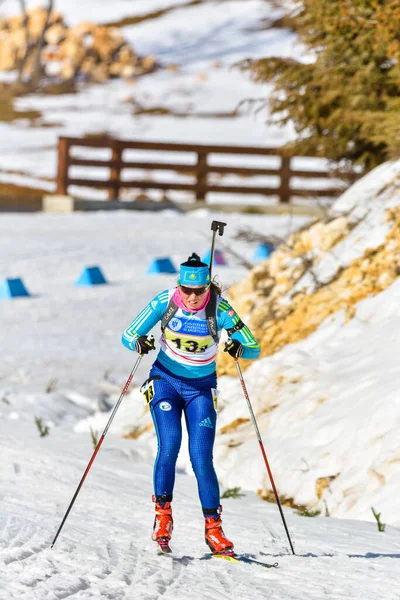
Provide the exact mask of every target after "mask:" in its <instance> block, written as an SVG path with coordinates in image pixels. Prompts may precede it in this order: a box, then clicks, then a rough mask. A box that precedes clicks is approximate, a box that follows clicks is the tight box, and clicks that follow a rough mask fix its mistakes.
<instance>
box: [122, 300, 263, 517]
mask: <svg viewBox="0 0 400 600" xmlns="http://www.w3.org/2000/svg"><path fill="white" fill-rule="evenodd" d="M175 291H176V288H173V289H170V290H165V291H163V292H161V293H160V294H158V295H157V296H156V297H155V298H153V300H151V301H150V302H149V304H148V305H147V306H146V307H145V308H144V309H143V310H142V312H141V313H140V314H139V315H138V316H137V317H136V318H135V319H134V320H133V321H132V323H131V324H130V325H129V327H128V328H127V329H126V330H125V331H124V333H123V335H122V343H123V344H124V346H126V347H127V348H129V349H130V350H135V343H136V340H137V339H138V338H139V337H140V336H142V335H147V334H148V333H149V332H150V331H151V330H152V328H153V327H154V326H155V325H156V324H157V323H158V322H159V321H161V320H162V318H163V316H164V313H165V311H166V309H167V306H168V304H169V301H170V299H171V297H172V296H173V294H174V292H175ZM239 322H240V317H239V316H238V314H237V313H236V311H235V310H234V309H233V308H232V306H231V305H230V304H229V302H228V301H227V300H225V299H224V298H222V297H221V296H217V303H216V323H217V329H218V332H220V331H221V330H222V329H226V330H230V329H232V328H233V327H235V326H237V324H238V323H239ZM231 338H232V339H236V340H238V341H239V342H240V343H241V344H242V345H243V347H244V352H243V355H242V358H245V359H249V360H254V359H256V358H258V357H259V355H260V346H259V344H258V342H257V341H256V340H255V339H254V337H253V335H252V333H251V331H250V330H249V328H248V327H247V326H246V325H244V326H242V327H241V328H240V329H238V330H237V331H235V332H234V333H233V334H232V335H231ZM159 346H160V349H159V352H158V355H157V359H156V361H155V362H154V364H153V366H152V368H151V371H150V376H149V379H148V380H147V381H146V382H145V383H144V384H143V386H142V391H143V393H144V395H145V397H146V398H147V399H148V401H150V410H151V415H152V418H153V422H154V427H155V431H156V434H157V440H158V452H157V457H156V461H155V465H154V494H155V497H156V498H157V499H158V501H161V500H162V501H165V502H167V501H171V500H172V494H173V488H174V483H175V466H176V461H177V458H178V453H179V449H180V446H181V441H182V423H181V419H182V413H183V414H184V416H185V421H186V427H187V431H188V438H189V454H190V460H191V463H192V467H193V471H194V473H195V476H196V479H197V484H198V490H199V497H200V502H201V506H202V508H203V513H204V514H205V515H206V514H215V513H216V511H217V509H218V507H219V503H220V495H219V484H218V479H217V476H216V473H215V470H214V466H213V446H214V440H215V428H216V421H217V413H216V409H217V377H216V365H215V356H216V353H217V350H218V346H217V344H216V342H215V341H214V340H213V338H212V337H211V335H210V332H209V330H208V325H207V321H206V315H205V308H203V309H201V310H198V311H196V312H190V311H189V310H187V311H186V310H183V309H181V308H178V310H177V312H176V313H175V315H174V316H173V317H172V319H171V320H170V321H169V323H168V324H167V325H166V327H165V329H164V331H163V332H162V333H161V337H160V340H159Z"/></svg>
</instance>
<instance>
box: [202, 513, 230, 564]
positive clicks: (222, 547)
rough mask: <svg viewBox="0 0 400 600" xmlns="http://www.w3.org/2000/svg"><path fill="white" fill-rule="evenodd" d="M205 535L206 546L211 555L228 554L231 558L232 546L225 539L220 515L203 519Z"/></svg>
mask: <svg viewBox="0 0 400 600" xmlns="http://www.w3.org/2000/svg"><path fill="white" fill-rule="evenodd" d="M205 534H206V537H205V540H206V544H207V546H208V547H209V548H210V550H211V552H212V553H213V554H228V555H229V554H230V555H231V556H233V554H234V551H233V544H232V542H230V541H229V540H228V538H226V537H225V534H224V532H223V529H222V519H221V515H218V516H217V517H205Z"/></svg>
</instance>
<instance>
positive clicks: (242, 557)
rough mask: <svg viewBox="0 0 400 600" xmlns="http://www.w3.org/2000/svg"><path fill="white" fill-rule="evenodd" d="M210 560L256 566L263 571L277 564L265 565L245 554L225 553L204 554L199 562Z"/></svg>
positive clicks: (275, 566)
mask: <svg viewBox="0 0 400 600" xmlns="http://www.w3.org/2000/svg"><path fill="white" fill-rule="evenodd" d="M211 558H221V559H222V560H227V561H229V562H232V563H245V564H248V565H258V566H259V567H264V568H265V569H272V568H277V567H278V563H277V562H275V563H265V562H261V561H260V560H256V559H255V558H251V557H250V556H247V555H246V554H235V553H229V554H228V553H227V554H206V555H205V556H203V557H202V559H201V560H209V559H211Z"/></svg>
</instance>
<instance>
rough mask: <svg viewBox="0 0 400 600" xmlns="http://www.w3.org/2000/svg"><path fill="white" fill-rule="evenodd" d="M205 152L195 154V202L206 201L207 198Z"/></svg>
mask: <svg viewBox="0 0 400 600" xmlns="http://www.w3.org/2000/svg"><path fill="white" fill-rule="evenodd" d="M207 173H208V169H207V152H202V151H199V152H198V153H197V167H196V187H195V189H196V201H197V202H199V201H200V200H204V202H205V201H206V196H207Z"/></svg>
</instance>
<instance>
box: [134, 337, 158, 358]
mask: <svg viewBox="0 0 400 600" xmlns="http://www.w3.org/2000/svg"><path fill="white" fill-rule="evenodd" d="M155 349H156V347H155V345H154V337H153V336H151V337H149V338H148V337H147V336H146V335H141V336H140V338H138V339H137V340H136V343H135V350H136V352H137V353H138V354H148V353H149V352H150V350H155Z"/></svg>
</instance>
